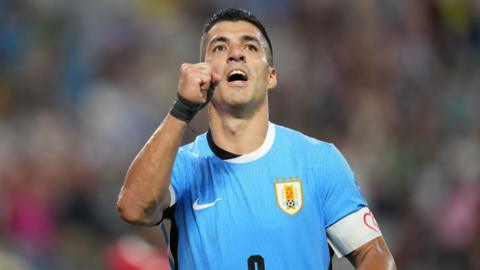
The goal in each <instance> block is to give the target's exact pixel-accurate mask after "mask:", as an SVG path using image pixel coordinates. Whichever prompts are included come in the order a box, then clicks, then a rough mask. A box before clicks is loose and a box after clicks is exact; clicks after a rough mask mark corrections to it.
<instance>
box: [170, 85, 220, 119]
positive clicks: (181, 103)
mask: <svg viewBox="0 0 480 270" xmlns="http://www.w3.org/2000/svg"><path fill="white" fill-rule="evenodd" d="M213 89H214V88H213V86H210V88H209V89H208V91H207V101H206V102H205V103H200V104H199V103H193V102H190V101H188V100H186V99H184V98H183V97H182V96H180V95H179V94H178V93H177V99H176V100H175V102H174V103H173V106H172V108H171V109H170V114H171V115H172V116H173V117H175V118H177V119H180V120H182V121H185V122H187V123H188V122H190V121H191V120H192V119H193V117H194V116H195V114H197V112H199V111H200V110H201V109H202V108H203V107H205V106H206V105H207V104H208V102H209V101H210V99H212V96H213Z"/></svg>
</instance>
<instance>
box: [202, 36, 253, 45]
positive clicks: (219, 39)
mask: <svg viewBox="0 0 480 270" xmlns="http://www.w3.org/2000/svg"><path fill="white" fill-rule="evenodd" d="M229 40H230V39H228V38H227V37H224V36H218V37H215V38H213V39H212V40H210V42H209V44H208V47H210V46H212V44H214V43H217V42H225V43H227V42H228V41H229ZM240 40H241V41H243V42H245V41H253V42H255V43H257V44H258V45H260V46H261V45H262V43H261V42H260V40H259V39H258V38H257V37H254V36H250V35H244V36H242V37H241V38H240Z"/></svg>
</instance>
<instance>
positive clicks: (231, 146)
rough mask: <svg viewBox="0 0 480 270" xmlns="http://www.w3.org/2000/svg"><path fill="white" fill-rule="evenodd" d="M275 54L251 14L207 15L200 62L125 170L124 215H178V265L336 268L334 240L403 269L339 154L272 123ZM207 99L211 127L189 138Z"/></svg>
mask: <svg viewBox="0 0 480 270" xmlns="http://www.w3.org/2000/svg"><path fill="white" fill-rule="evenodd" d="M272 59H273V57H272V47H271V44H270V39H269V37H268V35H267V33H266V31H265V28H264V27H263V25H262V24H261V23H260V22H259V21H258V20H257V19H256V18H255V17H254V16H253V15H252V14H251V13H249V12H247V11H244V10H241V9H226V10H222V11H220V12H218V13H216V14H214V15H213V16H212V17H211V18H209V20H207V23H206V24H205V27H204V33H203V36H202V41H201V60H202V62H201V63H197V64H183V65H182V66H181V69H180V79H179V84H178V96H177V100H176V102H175V103H174V106H173V107H172V109H171V111H170V113H169V114H168V115H167V116H166V118H165V120H164V121H163V123H162V124H161V125H160V127H159V128H158V129H157V130H156V131H155V133H154V134H153V135H152V137H151V138H150V139H149V141H148V142H147V143H146V145H145V146H144V147H143V149H142V150H141V151H140V153H139V154H138V156H137V157H136V158H135V160H134V161H133V163H132V164H131V166H130V168H129V170H128V172H127V176H126V179H125V183H124V185H123V187H122V190H121V192H120V195H119V201H118V211H119V213H120V216H121V217H122V218H123V219H125V220H126V221H127V222H129V223H132V224H141V225H149V226H153V225H157V224H159V223H161V222H162V220H164V219H169V220H171V232H172V233H171V234H170V236H171V237H170V239H169V241H170V251H171V255H172V257H173V260H174V262H175V265H174V266H173V267H174V269H209V270H213V269H275V270H280V269H328V268H330V267H331V253H330V251H329V244H330V246H331V247H332V248H333V250H334V251H335V253H337V255H338V256H342V255H346V256H347V257H348V258H349V259H350V261H351V262H352V264H353V265H354V266H355V267H356V268H357V269H395V264H394V261H393V258H392V256H391V254H390V251H389V250H388V248H387V245H386V244H385V241H384V239H383V238H382V235H381V232H380V229H379V227H378V225H377V223H376V221H375V219H374V217H373V215H372V213H371V212H370V210H369V209H368V208H367V204H366V201H365V199H364V198H363V196H362V195H361V193H360V191H359V189H358V187H357V186H356V184H355V180H354V176H353V173H352V171H351V170H350V168H349V166H348V164H347V162H346V161H345V159H344V158H343V156H342V155H341V154H340V152H339V151H338V150H337V149H336V148H335V147H334V146H333V145H332V144H328V143H325V142H321V141H318V140H315V139H312V138H309V137H307V136H305V135H303V134H301V133H299V132H296V131H293V130H290V129H287V128H285V127H281V126H278V125H275V124H272V123H270V122H269V117H268V95H267V93H268V90H270V89H272V88H274V87H275V86H276V84H277V79H276V71H275V68H274V67H273V60H272ZM204 106H206V107H207V108H208V114H209V125H210V130H209V131H208V132H207V133H206V134H202V135H200V136H198V137H197V138H196V140H195V141H194V142H193V143H191V144H188V145H186V146H183V147H180V148H179V146H180V143H181V140H182V137H183V134H184V131H185V128H186V126H187V123H188V122H189V121H190V120H191V119H192V118H193V116H194V115H195V113H196V112H198V111H199V110H200V109H201V108H202V107H204Z"/></svg>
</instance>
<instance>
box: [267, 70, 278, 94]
mask: <svg viewBox="0 0 480 270" xmlns="http://www.w3.org/2000/svg"><path fill="white" fill-rule="evenodd" d="M276 86H277V70H276V69H275V68H274V67H268V83H267V89H268V90H270V89H273V88H275V87H276Z"/></svg>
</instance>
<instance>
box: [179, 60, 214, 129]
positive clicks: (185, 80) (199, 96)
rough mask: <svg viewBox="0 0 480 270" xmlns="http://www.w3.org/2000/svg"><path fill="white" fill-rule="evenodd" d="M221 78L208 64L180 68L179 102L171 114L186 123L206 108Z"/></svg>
mask: <svg viewBox="0 0 480 270" xmlns="http://www.w3.org/2000/svg"><path fill="white" fill-rule="evenodd" d="M219 80H220V76H219V75H218V74H217V73H215V72H214V71H213V70H212V67H211V66H210V64H208V63H197V64H187V63H184V64H182V66H181V67H180V79H179V80H178V94H177V100H176V101H175V103H174V104H173V107H172V109H171V110H170V114H171V115H172V116H174V117H176V118H178V119H180V120H183V121H185V122H190V121H191V120H192V119H193V116H195V114H196V113H197V112H198V111H200V110H201V109H202V108H203V107H205V106H206V105H207V104H208V102H209V101H210V99H211V98H212V96H213V90H214V88H215V85H216V84H217V83H218V81H219Z"/></svg>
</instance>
